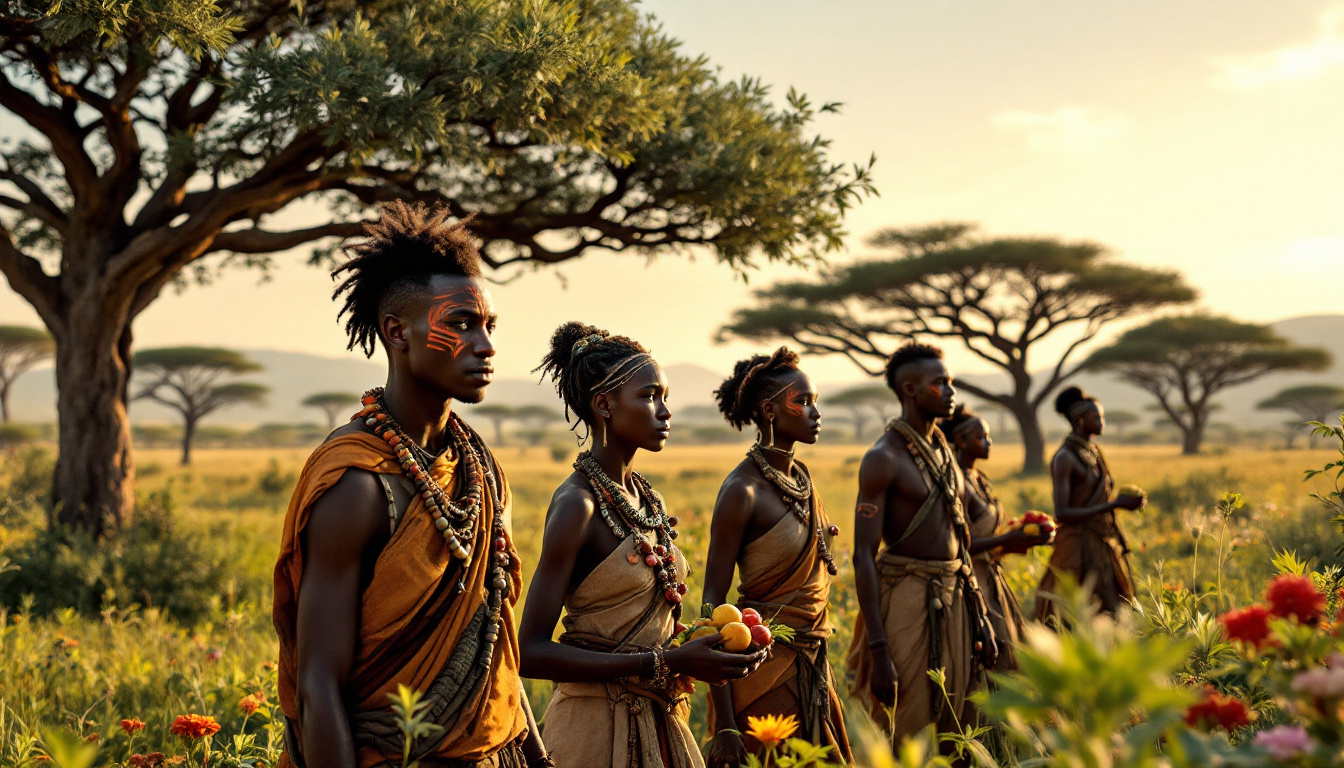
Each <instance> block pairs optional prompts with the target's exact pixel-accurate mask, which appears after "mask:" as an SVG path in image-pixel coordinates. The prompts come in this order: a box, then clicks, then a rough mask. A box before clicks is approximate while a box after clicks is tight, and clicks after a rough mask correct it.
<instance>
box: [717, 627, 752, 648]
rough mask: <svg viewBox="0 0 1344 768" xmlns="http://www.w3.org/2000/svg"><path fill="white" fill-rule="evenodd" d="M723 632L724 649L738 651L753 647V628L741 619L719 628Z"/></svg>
mask: <svg viewBox="0 0 1344 768" xmlns="http://www.w3.org/2000/svg"><path fill="white" fill-rule="evenodd" d="M719 631H720V632H722V633H723V650H725V651H729V652H732V653H738V652H741V651H745V650H747V648H750V647H751V629H750V628H749V627H747V625H746V624H743V623H742V622H740V621H730V622H728V623H727V624H724V625H723V626H722V627H720V628H719Z"/></svg>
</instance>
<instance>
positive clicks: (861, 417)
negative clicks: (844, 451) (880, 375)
mask: <svg viewBox="0 0 1344 768" xmlns="http://www.w3.org/2000/svg"><path fill="white" fill-rule="evenodd" d="M821 404H822V406H824V407H834V408H839V409H841V410H843V411H845V412H846V413H848V414H849V418H850V422H851V423H853V424H854V442H859V441H861V440H863V434H864V430H865V429H866V428H867V427H868V424H869V423H871V422H870V419H876V421H877V423H879V424H881V423H882V422H884V421H886V420H887V418H888V417H889V416H890V415H891V414H893V413H894V412H895V411H896V410H897V408H898V407H899V403H897V401H896V395H895V394H894V393H893V392H892V391H891V390H890V389H888V388H887V386H886V385H885V384H870V385H867V386H862V387H851V388H850V389H846V390H843V391H840V392H836V393H835V394H834V395H830V396H828V397H824V398H822V402H821Z"/></svg>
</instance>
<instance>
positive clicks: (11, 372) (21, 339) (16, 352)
mask: <svg viewBox="0 0 1344 768" xmlns="http://www.w3.org/2000/svg"><path fill="white" fill-rule="evenodd" d="M55 352H56V342H55V341H53V340H52V338H51V334H50V333H47V332H46V331H44V330H42V329H41V328H28V327H26V326H22V325H0V422H3V423H8V422H9V388H10V387H11V386H12V385H13V384H14V380H15V379H17V378H19V375H20V374H22V373H23V372H24V371H27V370H28V369H29V368H32V367H33V366H34V365H37V364H38V363H39V362H41V361H42V360H44V359H46V358H48V357H51V356H52V355H53V354H55Z"/></svg>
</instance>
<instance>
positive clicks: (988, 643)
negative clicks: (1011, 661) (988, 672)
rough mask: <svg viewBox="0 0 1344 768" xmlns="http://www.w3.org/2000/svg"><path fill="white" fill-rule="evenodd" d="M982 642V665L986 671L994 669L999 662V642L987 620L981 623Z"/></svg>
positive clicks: (982, 620)
mask: <svg viewBox="0 0 1344 768" xmlns="http://www.w3.org/2000/svg"><path fill="white" fill-rule="evenodd" d="M980 641H981V646H980V663H981V664H982V665H983V666H984V668H985V669H993V668H994V665H995V664H996V663H998V661H999V640H998V638H997V637H995V636H994V625H992V624H990V623H989V619H987V618H986V619H981V621H980Z"/></svg>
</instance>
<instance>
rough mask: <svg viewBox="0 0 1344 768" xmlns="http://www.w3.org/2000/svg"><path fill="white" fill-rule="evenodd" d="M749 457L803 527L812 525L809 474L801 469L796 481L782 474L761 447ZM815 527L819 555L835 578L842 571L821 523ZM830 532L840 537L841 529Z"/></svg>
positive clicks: (754, 447) (753, 449)
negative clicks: (767, 459) (766, 456)
mask: <svg viewBox="0 0 1344 768" xmlns="http://www.w3.org/2000/svg"><path fill="white" fill-rule="evenodd" d="M747 456H749V457H751V460H752V461H754V462H755V463H756V468H757V469H759V470H760V471H761V474H762V475H764V476H765V479H766V480H767V481H769V483H770V484H771V485H772V486H774V487H775V489H776V490H778V491H779V494H780V495H781V496H783V497H784V504H785V506H787V507H788V508H789V511H790V512H792V513H793V514H794V516H796V517H797V518H798V519H799V520H801V521H803V525H810V524H811V522H812V521H811V515H810V514H809V509H810V504H811V501H812V478H811V477H809V476H808V474H807V472H805V471H803V470H802V469H801V468H799V471H798V475H797V478H796V479H795V477H794V476H793V474H792V473H790V474H785V473H783V472H780V471H779V470H778V469H775V468H774V467H773V466H771V465H770V462H769V461H766V459H765V453H763V452H762V451H761V446H759V445H753V446H751V449H750V450H748V451H747ZM815 527H816V531H817V554H818V555H820V556H821V559H822V561H823V562H825V563H826V572H827V573H829V574H831V575H832V576H834V575H836V574H838V573H839V572H840V569H839V568H838V567H837V566H836V564H835V558H834V557H833V556H832V555H831V550H830V548H829V547H827V546H826V537H825V536H823V535H822V530H821V523H820V522H818V523H817V524H816V526H815ZM829 532H830V534H831V535H832V536H838V535H840V529H839V528H838V527H836V526H835V525H832V526H831V527H830V531H829Z"/></svg>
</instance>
